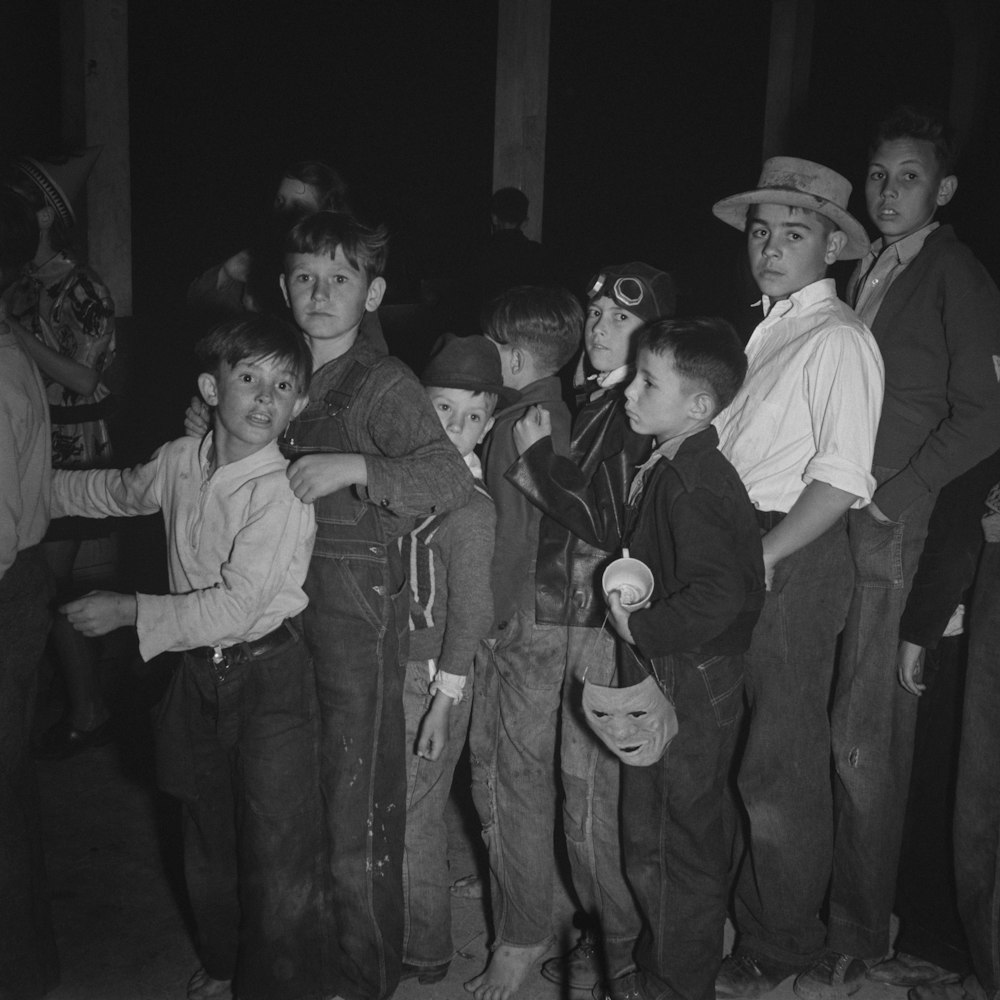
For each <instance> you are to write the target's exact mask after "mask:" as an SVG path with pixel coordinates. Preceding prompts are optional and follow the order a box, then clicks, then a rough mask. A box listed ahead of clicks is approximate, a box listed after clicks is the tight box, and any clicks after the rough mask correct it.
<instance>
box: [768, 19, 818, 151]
mask: <svg viewBox="0 0 1000 1000" xmlns="http://www.w3.org/2000/svg"><path fill="white" fill-rule="evenodd" d="M814 14H815V3H814V0H771V44H770V51H769V53H768V63H767V98H766V102H765V106H764V147H763V159H765V160H766V159H767V158H768V157H769V156H781V155H786V154H788V153H789V152H791V151H790V150H789V149H788V148H787V144H788V137H789V131H788V127H789V123H790V122H791V120H792V116H793V115H794V114H795V112H796V111H797V110H798V109H799V108H801V107H803V106H804V105H805V103H806V100H807V98H808V96H809V70H810V66H811V63H812V35H813V20H814Z"/></svg>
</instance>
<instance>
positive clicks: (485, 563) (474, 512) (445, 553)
mask: <svg viewBox="0 0 1000 1000" xmlns="http://www.w3.org/2000/svg"><path fill="white" fill-rule="evenodd" d="M446 521H447V522H448V531H447V534H446V536H445V538H444V539H443V541H444V544H443V545H442V546H441V549H440V551H441V560H442V562H443V563H444V564H445V568H446V570H447V574H448V595H447V611H446V614H445V625H444V641H443V643H442V647H441V657H440V659H439V661H438V669H439V670H441V671H443V672H444V673H448V674H455V675H457V676H462V677H464V676H466V675H467V674H468V672H469V668H470V667H471V666H472V661H473V660H474V658H475V655H476V648H477V647H478V646H479V642H480V640H481V639H484V638H485V637H486V636H487V635H489V632H490V628H491V626H492V625H493V588H492V586H491V583H490V580H491V572H490V567H491V565H492V562H493V546H494V539H495V537H496V522H497V518H496V509H495V508H494V506H493V501H492V500H490V499H488V498H487V497H486V496H484V495H483V494H481V493H480V492H479V491H476V492H475V493H473V495H472V498H471V500H470V501H469V502H468V503H467V504H465V505H464V506H462V507H459V508H457V509H456V510H453V511H451V513H449V514H448V516H447V518H446Z"/></svg>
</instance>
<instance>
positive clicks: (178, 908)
mask: <svg viewBox="0 0 1000 1000" xmlns="http://www.w3.org/2000/svg"><path fill="white" fill-rule="evenodd" d="M112 653H114V654H115V655H116V656H117V657H118V659H117V660H115V661H112V662H111V663H109V664H106V666H107V669H108V670H109V671H113V672H114V673H113V675H112V676H109V678H108V680H109V684H110V686H111V687H112V688H114V689H115V690H116V691H117V696H116V699H115V702H116V709H117V711H118V716H119V718H120V719H121V734H120V737H119V739H118V741H117V742H116V743H114V744H111V745H109V746H107V747H103V748H101V749H98V750H92V751H89V752H86V753H83V754H80V755H79V756H76V757H73V758H70V759H68V760H65V761H60V762H39V763H38V774H39V780H40V784H41V789H42V799H43V810H44V830H45V848H46V854H47V863H48V876H49V883H50V888H51V891H52V896H53V920H54V923H55V928H56V936H57V940H58V945H59V953H60V960H61V964H62V982H61V985H60V986H59V987H58V988H57V989H56V990H55V991H53V992H52V993H50V994H49V1000H184V998H185V996H186V989H185V987H186V984H187V981H188V978H189V977H190V975H191V974H192V972H193V971H194V970H195V969H196V968H197V966H198V960H197V957H196V956H195V953H194V950H193V947H192V944H191V934H190V925H189V917H188V914H187V911H186V906H185V902H184V900H185V894H184V885H183V873H182V869H181V852H180V840H179V815H178V810H177V806H176V803H175V802H174V801H173V800H171V799H170V798H168V797H166V796H163V795H161V794H160V793H159V792H158V791H157V790H156V788H155V784H154V777H153V761H152V747H151V740H150V734H149V725H148V708H149V707H150V705H151V704H152V702H153V701H155V698H156V697H157V694H158V691H159V690H160V688H161V687H162V684H163V681H164V678H163V677H161V676H158V675H157V673H156V671H155V670H152V671H146V672H144V668H143V666H142V664H141V663H140V662H139V661H138V660H137V659H136V658H135V657H133V656H130V655H129V651H128V649H127V644H126V646H125V647H124V648H123V649H122V648H119V649H117V650H115V649H112ZM123 661H124V662H123ZM58 710H59V708H58V705H52V706H49V708H48V709H47V711H48V712H49V714H52V713H55V712H57V711H58ZM45 721H46V720H45V719H44V717H43V718H42V720H41V722H42V723H44V722H45ZM466 805H467V800H466ZM449 827H450V838H449V839H450V854H451V866H452V871H453V873H454V874H455V876H456V878H457V877H459V876H462V875H465V874H468V873H469V872H470V871H472V870H474V869H475V865H476V861H475V852H476V850H477V848H476V846H475V845H474V839H473V838H474V836H475V831H474V822H469V820H468V817H467V816H466V815H464V814H463V808H462V804H461V797H459V798H458V799H456V801H455V802H454V803H453V809H452V811H451V813H450V816H449ZM452 916H453V927H454V933H453V936H454V942H455V949H456V951H455V957H454V959H453V961H452V966H451V970H450V972H449V974H448V976H447V977H446V978H445V980H444V981H442V982H441V983H438V984H435V985H432V986H421V985H419V984H418V983H417V981H416V980H409V981H407V982H404V983H403V984H402V985H401V986H400V988H399V989H398V991H397V992H396V994H395V996H396V997H397V998H399V1000H465V998H467V997H468V996H469V994H468V993H466V992H465V990H464V988H463V983H465V982H466V981H467V980H468V979H470V978H471V977H472V976H474V975H476V974H477V973H479V972H480V971H481V969H482V968H483V966H484V965H485V962H486V957H487V926H486V917H485V912H484V907H483V903H482V901H481V900H459V899H455V900H454V901H453V910H452ZM571 921H572V906H571V904H570V902H569V899H568V896H567V895H566V893H565V892H564V891H562V890H560V891H559V892H558V893H557V898H556V900H555V901H554V917H553V926H554V929H555V933H557V934H558V935H559V936H560V937H561V942H560V943H558V944H557V945H556V946H554V948H553V952H552V953H553V954H555V951H556V948H558V947H560V946H563V947H565V946H566V945H568V944H572V943H573V941H574V940H575V932H574V930H573V928H572V923H571ZM729 939H730V935H729V934H727V943H728V941H729ZM576 996H580V1000H586V998H585V996H584V995H578V994H568V993H565V992H564V991H562V990H560V988H559V987H557V986H554V985H552V984H550V983H548V982H547V981H546V980H544V979H543V978H542V977H541V976H540V975H538V974H537V972H533V973H532V974H531V975H530V976H529V978H528V980H527V982H526V983H525V985H524V987H523V988H522V990H521V991H520V992H519V994H518V997H519V998H522V1000H558V998H566V997H574V998H575V997H576ZM772 996H773V998H774V1000H791V998H792V997H793V996H794V994H793V993H792V986H791V980H790V979H789V980H788V981H787V982H785V983H784V984H782V986H781V987H779V989H778V990H776V991H775V992H774V993H773V994H772ZM855 997H856V1000H904V991H903V990H897V989H893V988H891V987H882V986H879V985H877V984H873V983H867V984H866V985H865V986H864V987H863V988H862V990H861V991H860V992H859V993H857V994H855Z"/></svg>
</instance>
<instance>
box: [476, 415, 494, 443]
mask: <svg viewBox="0 0 1000 1000" xmlns="http://www.w3.org/2000/svg"><path fill="white" fill-rule="evenodd" d="M496 422H497V418H496V417H490V419H489V420H487V421H486V426H485V427H484V428H483V433H482V434H480V435H479V438H478V439H477V440H476V444H482V443H483V441H484V439H485V438H486V435H487V434H489V432H490V431H491V430H493V425H494V424H495V423H496Z"/></svg>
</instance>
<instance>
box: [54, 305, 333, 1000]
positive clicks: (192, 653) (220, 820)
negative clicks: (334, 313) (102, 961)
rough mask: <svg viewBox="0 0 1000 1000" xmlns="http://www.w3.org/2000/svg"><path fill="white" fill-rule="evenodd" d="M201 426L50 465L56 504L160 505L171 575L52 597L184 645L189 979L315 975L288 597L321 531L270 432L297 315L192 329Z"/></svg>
mask: <svg viewBox="0 0 1000 1000" xmlns="http://www.w3.org/2000/svg"><path fill="white" fill-rule="evenodd" d="M197 350H198V356H199V360H200V361H201V363H202V374H201V375H200V376H199V378H198V387H199V389H200V390H201V392H202V395H203V396H204V397H205V399H206V400H207V401H208V402H209V403H210V404H212V405H213V406H214V407H215V411H214V420H213V430H212V431H211V432H210V433H209V434H207V435H206V436H205V437H204V438H203V439H200V440H199V439H196V438H193V437H185V438H181V439H179V440H177V441H173V442H170V443H169V444H166V445H164V446H163V447H162V448H160V449H159V450H158V451H157V452H156V454H155V455H154V456H153V458H152V459H151V460H150V461H149V462H148V463H146V464H144V465H139V466H136V467H135V468H133V469H127V470H124V471H119V470H115V469H93V470H86V471H73V472H70V471H62V470H60V471H58V472H57V473H56V474H55V477H54V482H53V508H54V511H55V512H57V514H60V515H62V514H75V515H79V516H89V517H102V516H130V515H140V514H150V513H153V512H155V511H162V512H163V517H164V522H165V525H166V532H167V550H168V553H169V556H168V558H169V576H170V589H171V593H170V594H167V595H164V596H155V595H149V594H116V593H110V592H106V591H95V592H93V593H90V594H87V595H86V596H85V597H82V598H80V599H79V600H76V601H72V602H70V603H69V604H67V605H65V606H64V607H63V608H62V609H61V610H62V611H63V612H64V613H66V615H67V616H68V617H69V620H70V622H72V623H73V625H74V626H75V627H76V628H77V629H79V630H80V631H81V632H83V633H84V634H85V635H103V634H105V633H106V632H110V631H111V630H112V629H115V628H119V627H122V626H135V627H136V628H137V630H138V633H139V651H140V653H141V655H142V657H143V659H145V660H149V659H151V658H152V657H154V656H156V655H158V654H159V653H162V652H165V651H168V650H173V651H178V652H183V654H184V656H183V660H182V662H181V666H180V668H179V669H178V670H177V671H176V672H175V674H174V677H173V680H172V682H171V687H170V690H169V691H168V693H167V696H166V698H165V699H164V702H163V704H162V706H161V708H160V710H159V716H158V719H157V757H158V778H159V782H160V785H161V787H163V789H164V790H165V791H168V792H170V793H171V794H173V795H176V796H177V797H178V798H180V799H181V801H182V803H183V806H184V846H185V869H186V875H187V885H188V892H189V895H190V898H191V905H192V909H193V910H194V914H195V921H196V924H197V928H198V938H199V940H198V952H199V957H200V958H201V961H202V968H200V969H199V970H198V971H197V972H195V974H194V976H192V978H191V981H190V983H189V985H188V997H189V998H192V1000H207V998H212V997H222V996H229V995H230V994H231V990H232V988H233V986H234V985H235V988H236V989H238V991H239V996H240V997H243V998H247V1000H250V998H260V1000H297V998H299V997H305V996H312V995H314V994H315V993H317V992H318V991H319V990H320V989H321V981H322V980H321V976H322V969H321V967H320V965H321V962H320V959H319V958H318V956H319V955H320V954H321V950H322V949H321V941H320V940H319V928H320V926H321V924H320V914H321V907H320V902H321V892H322V889H321V887H322V884H323V881H322V865H321V857H322V855H321V839H320V838H321V829H322V823H321V810H320V795H319V777H318V774H319V772H318V766H319V765H318V757H317V738H318V728H317V727H318V709H317V703H316V690H315V680H314V677H313V672H312V663H311V660H310V657H309V654H308V652H307V650H306V647H305V644H304V643H303V641H302V632H301V626H300V623H299V615H300V613H301V612H302V610H303V609H304V608H305V606H306V604H307V599H306V595H305V591H304V590H303V586H302V585H303V582H304V580H305V576H306V570H307V568H308V566H309V559H310V555H311V553H312V546H313V540H314V537H315V533H316V521H315V517H314V514H313V508H312V506H311V505H309V504H305V503H302V502H301V501H300V500H298V499H296V497H295V495H294V493H293V492H292V488H291V486H290V484H289V481H288V477H287V475H286V468H287V465H288V463H287V461H286V460H285V459H284V458H283V457H282V455H281V452H280V451H279V449H278V444H277V439H278V437H279V436H280V435H281V433H282V432H283V431H284V430H285V428H286V426H287V425H288V422H289V421H290V420H291V419H292V418H293V417H294V416H295V415H296V414H297V413H298V412H299V411H300V410H301V409H302V408H303V407H304V406H305V404H306V400H307V391H308V387H309V377H310V373H311V371H312V362H311V358H310V355H309V351H308V348H307V347H306V344H305V341H304V340H303V338H302V336H301V335H300V334H299V332H298V331H297V330H296V329H295V328H294V327H292V326H290V325H289V324H287V323H285V322H284V321H282V320H277V319H274V318H272V317H267V316H263V315H251V316H247V317H244V318H240V319H236V320H231V321H228V322H226V323H224V324H222V325H221V326H219V327H217V328H216V329H215V330H214V331H213V332H212V333H211V334H210V335H209V336H208V337H206V338H205V339H204V340H203V341H201V342H200V343H199V345H198V348H197Z"/></svg>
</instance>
